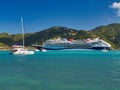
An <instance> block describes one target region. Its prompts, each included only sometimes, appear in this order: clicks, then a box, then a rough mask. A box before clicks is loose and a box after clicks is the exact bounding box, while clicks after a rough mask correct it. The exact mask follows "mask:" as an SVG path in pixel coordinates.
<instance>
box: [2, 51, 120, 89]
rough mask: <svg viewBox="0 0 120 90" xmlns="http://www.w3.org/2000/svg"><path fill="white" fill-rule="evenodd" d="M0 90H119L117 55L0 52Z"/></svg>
mask: <svg viewBox="0 0 120 90" xmlns="http://www.w3.org/2000/svg"><path fill="white" fill-rule="evenodd" d="M0 90H120V51H109V52H102V51H94V50H61V51H47V52H35V54H34V55H28V56H22V55H18V56H16V55H11V54H9V51H0Z"/></svg>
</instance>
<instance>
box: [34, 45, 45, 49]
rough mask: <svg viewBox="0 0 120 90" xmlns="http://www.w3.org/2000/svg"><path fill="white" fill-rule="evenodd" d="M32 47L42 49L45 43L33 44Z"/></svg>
mask: <svg viewBox="0 0 120 90" xmlns="http://www.w3.org/2000/svg"><path fill="white" fill-rule="evenodd" d="M32 47H34V48H36V49H38V50H42V49H43V45H32Z"/></svg>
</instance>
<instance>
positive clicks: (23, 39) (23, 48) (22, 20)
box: [21, 17, 25, 49]
mask: <svg viewBox="0 0 120 90" xmlns="http://www.w3.org/2000/svg"><path fill="white" fill-rule="evenodd" d="M21 23H22V34H23V49H24V46H25V40H24V37H25V36H24V23H23V18H22V17H21Z"/></svg>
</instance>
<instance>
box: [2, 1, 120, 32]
mask: <svg viewBox="0 0 120 90" xmlns="http://www.w3.org/2000/svg"><path fill="white" fill-rule="evenodd" d="M21 17H23V20H24V28H25V32H26V33H29V32H38V31H41V30H45V29H47V28H50V27H53V26H63V27H68V28H73V29H77V30H81V29H82V30H91V29H94V28H96V27H98V26H102V25H108V24H111V23H120V0H0V33H3V32H8V33H10V34H16V33H21V20H20V18H21Z"/></svg>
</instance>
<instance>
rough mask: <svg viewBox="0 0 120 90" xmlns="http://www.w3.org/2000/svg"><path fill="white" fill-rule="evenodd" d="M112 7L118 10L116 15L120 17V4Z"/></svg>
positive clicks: (115, 3)
mask: <svg viewBox="0 0 120 90" xmlns="http://www.w3.org/2000/svg"><path fill="white" fill-rule="evenodd" d="M110 7H111V8H113V9H115V10H117V11H116V14H117V16H120V2H114V3H113V4H112V5H111V6H110Z"/></svg>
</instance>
